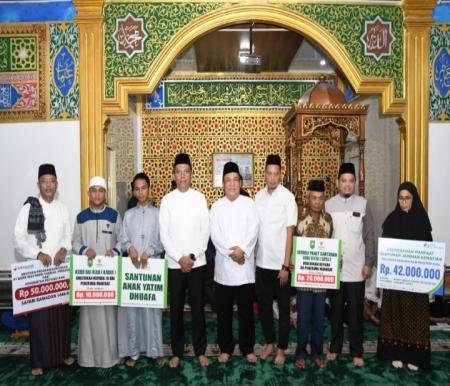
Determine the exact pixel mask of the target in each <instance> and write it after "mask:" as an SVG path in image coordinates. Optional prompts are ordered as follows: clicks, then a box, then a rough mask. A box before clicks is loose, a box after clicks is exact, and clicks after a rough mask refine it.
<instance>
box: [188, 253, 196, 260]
mask: <svg viewBox="0 0 450 386" xmlns="http://www.w3.org/2000/svg"><path fill="white" fill-rule="evenodd" d="M189 257H190V258H191V260H192V261H195V255H194V254H193V253H190V254H189Z"/></svg>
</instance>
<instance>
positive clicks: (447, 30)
mask: <svg viewBox="0 0 450 386" xmlns="http://www.w3.org/2000/svg"><path fill="white" fill-rule="evenodd" d="M449 68H450V24H438V25H434V26H433V27H432V28H431V31H430V69H431V71H430V120H440V121H449V120H450V71H449Z"/></svg>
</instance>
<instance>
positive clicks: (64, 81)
mask: <svg viewBox="0 0 450 386" xmlns="http://www.w3.org/2000/svg"><path fill="white" fill-rule="evenodd" d="M75 70H76V69H75V60H74V58H73V54H72V52H70V50H69V49H68V48H67V46H62V47H61V48H60V49H59V51H58V53H57V54H56V56H55V60H54V61H53V82H54V83H55V86H56V88H57V89H58V91H59V92H60V93H61V95H63V96H64V97H66V96H67V95H68V94H69V93H70V90H71V89H72V87H73V85H74V83H75Z"/></svg>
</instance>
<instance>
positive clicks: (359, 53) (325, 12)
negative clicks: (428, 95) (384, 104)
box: [285, 4, 404, 98]
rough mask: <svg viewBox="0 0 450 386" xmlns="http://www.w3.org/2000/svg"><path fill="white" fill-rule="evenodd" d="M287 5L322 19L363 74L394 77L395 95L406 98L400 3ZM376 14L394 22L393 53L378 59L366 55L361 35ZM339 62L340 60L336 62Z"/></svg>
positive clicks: (314, 18)
mask: <svg viewBox="0 0 450 386" xmlns="http://www.w3.org/2000/svg"><path fill="white" fill-rule="evenodd" d="M285 6H286V7H287V8H289V9H290V10H292V11H295V12H297V13H299V14H301V15H302V16H306V17H308V18H310V19H312V20H314V21H315V22H317V23H319V24H320V25H321V26H322V27H323V28H325V29H326V30H327V31H329V32H330V33H331V34H332V35H333V36H335V37H336V39H337V40H338V41H339V42H340V43H342V45H343V46H344V47H345V48H346V50H347V52H348V53H349V55H350V57H351V58H353V60H354V62H355V64H356V66H357V67H358V69H359V70H360V72H361V74H362V75H363V76H367V77H375V78H393V79H394V89H395V91H394V94H395V97H396V98H403V97H404V93H403V78H404V75H403V10H402V8H401V6H388V5H351V4H333V5H332V6H331V5H329V4H327V5H325V4H286V5H285ZM377 16H379V17H380V19H381V20H383V21H384V22H391V26H392V34H393V36H394V37H395V40H394V41H393V42H392V53H391V55H389V56H384V57H382V58H380V59H379V60H376V59H375V58H373V57H372V56H367V55H364V45H363V43H362V41H361V37H362V36H363V34H364V28H365V22H366V21H371V20H374V19H375V18H376V17H377ZM337 65H339V63H337Z"/></svg>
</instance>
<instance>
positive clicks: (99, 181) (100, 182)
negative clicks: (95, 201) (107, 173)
mask: <svg viewBox="0 0 450 386" xmlns="http://www.w3.org/2000/svg"><path fill="white" fill-rule="evenodd" d="M93 186H100V187H101V188H103V189H105V190H106V181H105V179H104V178H103V177H99V176H95V177H92V178H91V179H90V181H89V189H90V188H92V187H93Z"/></svg>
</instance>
